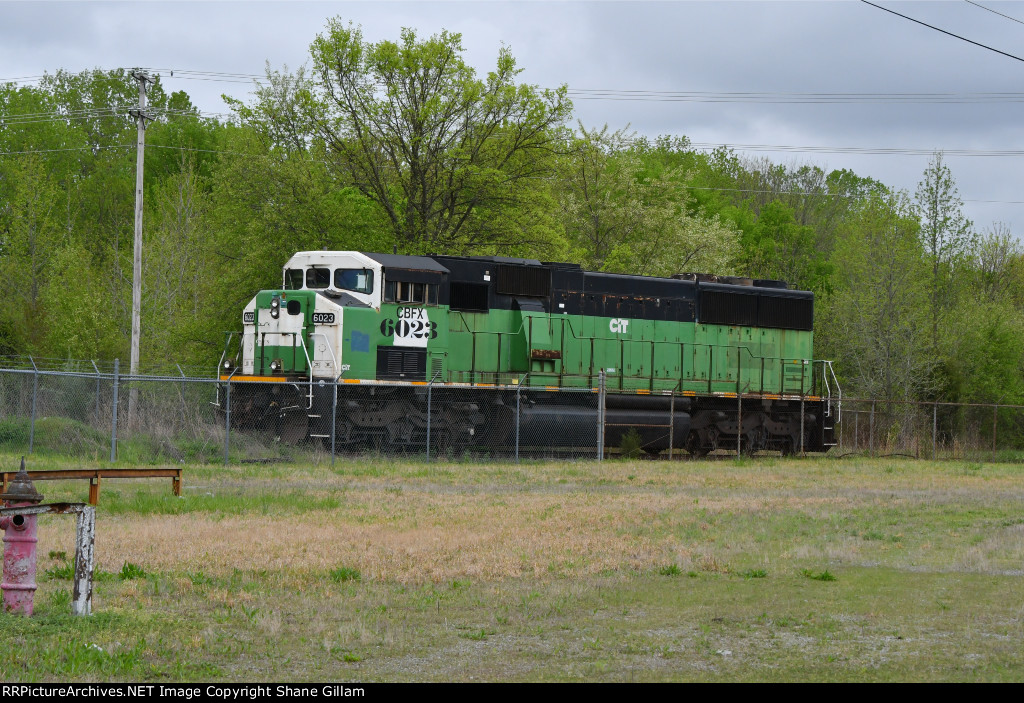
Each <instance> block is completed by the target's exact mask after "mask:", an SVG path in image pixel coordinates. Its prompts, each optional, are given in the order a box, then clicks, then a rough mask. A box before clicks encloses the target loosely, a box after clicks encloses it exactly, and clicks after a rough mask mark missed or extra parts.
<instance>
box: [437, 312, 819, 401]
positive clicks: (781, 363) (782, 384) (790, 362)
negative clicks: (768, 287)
mask: <svg viewBox="0 0 1024 703" xmlns="http://www.w3.org/2000/svg"><path fill="white" fill-rule="evenodd" d="M452 312H453V313H455V314H456V316H457V318H458V320H459V322H460V327H461V329H453V330H451V331H452V332H456V333H459V334H470V335H472V339H473V342H472V345H473V355H472V356H473V360H472V362H471V365H472V367H473V368H472V369H471V370H470V376H471V377H472V376H475V375H477V374H482V373H492V372H484V371H478V370H477V369H476V336H477V335H478V334H483V335H491V336H496V337H498V339H499V352H498V353H499V356H500V340H501V338H502V337H503V336H511V335H517V334H520V333H522V332H523V331H524V327H525V326H526V325H527V323H526V319H529V320H530V328H529V329H530V333H529V337H530V340H528V341H530V342H531V346H532V337H533V335H532V322H533V316H529V317H528V318H523V320H522V321H521V322H520V326H519V328H518V329H515V330H512V331H508V330H504V331H494V330H477V329H473V328H472V327H471V326H470V325H469V323H468V321H467V320H466V318H465V316H464V315H463V314H462V311H460V310H455V311H452ZM556 320H558V321H560V325H561V330H562V334H563V335H564V333H565V329H566V327H568V331H569V335H570V336H571V337H572V339H574V340H576V341H578V342H590V343H591V344H593V343H594V342H595V341H604V342H611V343H615V342H617V343H618V345H619V352H620V353H619V358H620V360H622V359H624V357H625V344H626V343H627V342H629V343H631V344H641V345H650V349H651V356H652V359H653V357H654V353H655V351H656V349H657V348H658V347H657V345H670V346H671V347H678V348H679V351H680V372H681V373H682V371H683V370H684V368H685V362H684V361H683V358H685V356H686V353H687V348H688V347H689V349H690V350H693V353H694V355H695V356H696V353H697V351H698V350H707V360H706V361H707V363H706V366H705V370H706V372H707V373H706V374H705V376H706V377H705V378H697V377H696V375H695V373H694V372H695V371H696V366H695V365H696V358H695V359H694V365H693V366H692V368H691V375H690V376H685V375H684V376H681V377H680V379H679V382H678V383H677V387H681V386H682V384H683V383H685V382H689V383H693V382H701V383H705V384H707V390H708V392H712V388H713V384H716V383H718V384H721V383H729V382H730V379H728V378H717V379H716V378H715V350H718V351H719V352H721V351H722V350H724V352H725V354H726V358H727V357H728V354H729V353H730V352H732V353H735V354H736V379H735V387H736V392H737V393H742V392H745V391H746V392H750V391H751V390H752V388H751V381H750V379H747V387H746V388H744V386H743V383H744V378H743V368H744V364H743V363H742V361H741V357H740V350H742V352H743V353H745V354H746V355H747V358H748V359H750V360H751V361H753V362H756V363H759V364H760V367H761V368H760V372H759V373H757V376H758V377H759V379H760V381H759V384H758V392H760V393H764V392H765V376H766V373H767V368H766V366H767V364H770V363H777V365H778V389H779V391H781V392H783V393H785V392H786V391H787V388H786V374H787V371H789V372H791V373H792V375H794V376H795V375H797V373H798V374H799V379H800V388H799V389H798V390H797V389H793V390H795V391H796V393H797V394H799V395H800V396H806V395H808V391H810V395H815V388H816V385H817V384H816V383H815V381H816V379H815V374H814V372H813V368H814V365H815V363H816V361H818V360H815V359H803V358H801V359H795V360H794V359H793V357H792V356H785V357H783V356H777V357H769V356H759V355H755V354H754V353H753V351H751V349H750V348H749V347H748V346H745V345H744V344H742V343H740V344H738V345H735V346H730V345H725V344H708V343H700V342H679V341H673V340H660V339H636V340H634V339H628V340H627V339H623V338H621V337H604V336H597V335H584V334H581V333H579V332H578V331H577V330H576V329H575V325H574V324H573V320H572V318H569V317H562V316H556V315H552V316H550V317H548V318H546V322H547V324H548V325H549V326H550V327H551V328H552V329H551V332H552V334H554V329H553V328H554V322H555V321H556ZM563 345H564V342H563ZM734 350H735V351H734ZM652 363H653V362H652ZM807 366H811V368H812V371H811V379H810V383H811V387H810V388H807V385H806V384H807V374H806V368H807ZM794 367H795V368H794ZM652 368H653V366H652ZM590 371H591V373H589V374H579V377H580V378H588V379H592V378H593V376H594V373H593V371H594V367H593V353H592V354H591V362H590ZM624 371H625V368H624V364H623V363H621V362H620V373H618V374H616V375H617V376H618V379H619V383H618V385H619V386H620V388H619V390H625V381H626V379H630V378H636V379H640V378H642V379H646V380H648V382H649V386H650V388H649V390H652V391H653V390H654V385H655V380H656V379H655V378H654V377H653V376H652V375H645V374H643V373H640V372H637V373H635V374H631V375H627V374H626V373H624ZM493 373H500V372H493ZM728 373H729V372H728V370H726V374H728ZM541 375H544V374H541ZM558 375H559V377H561V378H566V377H568V375H567V374H564V373H559V374H558ZM822 375H823V377H824V375H825V374H824V373H823V374H822ZM833 377H834V374H833ZM837 385H838V384H837ZM829 392H830V391H829Z"/></svg>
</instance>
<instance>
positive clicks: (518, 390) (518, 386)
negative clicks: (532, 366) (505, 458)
mask: <svg viewBox="0 0 1024 703" xmlns="http://www.w3.org/2000/svg"><path fill="white" fill-rule="evenodd" d="M528 375H529V374H527V376H528ZM525 380H526V376H523V378H521V379H519V383H518V384H516V463H517V464H518V463H519V404H520V396H521V395H522V391H523V381H525Z"/></svg>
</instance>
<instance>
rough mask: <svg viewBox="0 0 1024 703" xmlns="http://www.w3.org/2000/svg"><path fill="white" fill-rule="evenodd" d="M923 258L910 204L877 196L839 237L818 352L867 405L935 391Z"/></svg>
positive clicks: (819, 318)
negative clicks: (833, 361)
mask: <svg viewBox="0 0 1024 703" xmlns="http://www.w3.org/2000/svg"><path fill="white" fill-rule="evenodd" d="M921 254H922V252H921V245H920V242H919V240H918V227H917V221H916V220H915V219H914V218H913V216H912V214H911V212H910V209H909V204H908V202H907V200H906V198H905V197H903V196H898V195H897V196H885V197H880V196H872V197H871V198H870V199H868V200H866V201H865V202H864V203H862V204H861V206H860V208H859V209H858V211H857V212H856V213H855V214H854V216H853V217H851V218H850V219H849V220H848V222H847V223H845V224H844V225H843V227H842V228H841V229H840V233H839V239H838V240H837V242H836V245H835V249H834V251H833V254H832V257H833V261H834V262H835V266H836V270H837V272H838V273H837V276H836V279H835V291H834V293H833V295H832V296H830V297H829V298H828V299H827V300H826V303H825V305H824V306H819V307H818V309H817V310H816V311H815V312H816V314H815V318H816V332H817V333H818V334H817V335H816V337H817V340H818V341H819V344H818V348H817V349H816V350H815V351H816V353H817V354H819V355H822V356H823V357H824V358H830V357H831V358H835V359H836V360H837V362H838V367H839V368H838V370H839V372H840V373H841V374H842V375H843V378H844V379H845V380H848V381H850V382H851V385H853V386H854V387H855V388H856V389H857V392H858V393H860V394H863V396H864V397H870V398H881V399H886V400H897V399H913V398H916V397H919V394H921V393H923V392H925V390H926V389H927V388H928V387H929V383H930V373H931V368H932V366H933V364H934V359H933V357H931V356H930V355H928V353H927V345H926V337H925V336H924V335H925V332H926V329H927V328H926V325H925V320H926V318H925V315H926V312H927V291H926V288H925V279H924V273H925V268H924V262H923V260H922V256H921Z"/></svg>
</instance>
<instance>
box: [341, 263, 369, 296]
mask: <svg viewBox="0 0 1024 703" xmlns="http://www.w3.org/2000/svg"><path fill="white" fill-rule="evenodd" d="M334 287H335V288H337V289H339V290H350V291H352V292H354V293H372V292H373V270H371V269H336V270H335V271H334Z"/></svg>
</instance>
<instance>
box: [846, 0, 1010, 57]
mask: <svg viewBox="0 0 1024 703" xmlns="http://www.w3.org/2000/svg"><path fill="white" fill-rule="evenodd" d="M860 1H861V2H862V3H864V4H865V5H871V7H876V8H878V9H879V10H885V11H886V12H889V13H891V14H894V15H896V16H897V17H902V18H903V19H905V20H910V21H911V22H916V23H917V24H920V25H923V26H925V27H927V28H928V29H934V30H935V31H936V32H942V33H943V34H948V35H949V36H951V37H955V38H956V39H959V40H961V41H965V42H967V43H968V44H974V45H975V46H980V47H981V48H982V49H988V50H989V51H994V52H996V53H997V54H1002V55H1003V56H1006V57H1008V58H1011V59H1014V60H1016V61H1022V62H1024V59H1022V58H1021V57H1019V56H1014V55H1013V54H1008V53H1006V52H1005V51H1000V50H999V49H995V48H993V47H991V46H988V45H987V44H982V43H980V42H976V41H974V40H973V39H968V38H967V37H961V36H960V35H959V34H953V33H952V32H947V31H946V30H945V29H940V28H938V27H936V26H934V25H931V24H928V23H927V22H922V21H921V20H915V19H914V18H913V17H907V16H906V15H901V14H900V13H899V12H896V11H895V10H890V9H889V8H887V7H882V6H881V5H876V4H875V3H873V2H868V0H860Z"/></svg>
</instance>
